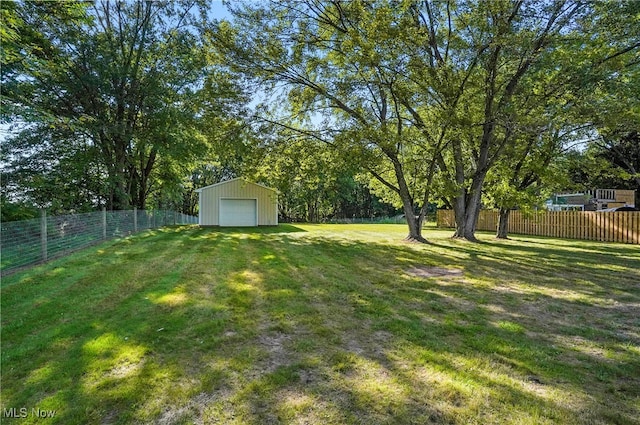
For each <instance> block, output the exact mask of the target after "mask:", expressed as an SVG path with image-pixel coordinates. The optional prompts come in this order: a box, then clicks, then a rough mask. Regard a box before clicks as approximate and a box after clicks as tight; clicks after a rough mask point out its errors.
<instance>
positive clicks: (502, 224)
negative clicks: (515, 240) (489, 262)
mask: <svg viewBox="0 0 640 425" xmlns="http://www.w3.org/2000/svg"><path fill="white" fill-rule="evenodd" d="M510 215H511V210H510V209H508V208H500V215H499V216H498V231H497V233H496V238H498V239H509V238H508V237H507V229H508V228H509V216H510Z"/></svg>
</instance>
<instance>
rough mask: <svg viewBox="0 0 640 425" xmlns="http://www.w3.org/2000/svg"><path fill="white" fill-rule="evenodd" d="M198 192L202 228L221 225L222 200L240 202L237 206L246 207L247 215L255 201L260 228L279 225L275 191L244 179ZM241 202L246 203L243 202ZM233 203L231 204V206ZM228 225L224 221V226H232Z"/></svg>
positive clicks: (223, 183)
mask: <svg viewBox="0 0 640 425" xmlns="http://www.w3.org/2000/svg"><path fill="white" fill-rule="evenodd" d="M198 192H199V193H200V199H199V206H200V212H199V214H198V216H199V221H198V222H199V224H200V225H201V226H219V225H221V223H220V200H221V199H224V200H233V199H235V200H239V201H238V203H237V205H238V206H242V205H244V208H242V207H241V210H245V213H246V208H247V207H248V205H249V202H250V200H253V201H254V202H255V208H256V215H257V217H256V221H257V225H258V226H275V225H277V224H278V195H277V193H276V191H275V190H274V189H270V188H268V187H265V186H261V185H259V184H255V183H251V182H248V181H246V180H243V179H234V180H229V181H226V182H222V183H218V184H214V185H211V186H207V187H203V188H201V189H198ZM240 200H246V201H244V202H243V201H240ZM232 203H233V202H231V204H232ZM228 204H229V203H228ZM227 206H228V205H227ZM223 207H224V206H223ZM225 211H227V210H225ZM240 213H242V211H240ZM245 213H242V214H245ZM227 223H228V222H227ZM227 223H224V220H223V223H222V225H230V224H227Z"/></svg>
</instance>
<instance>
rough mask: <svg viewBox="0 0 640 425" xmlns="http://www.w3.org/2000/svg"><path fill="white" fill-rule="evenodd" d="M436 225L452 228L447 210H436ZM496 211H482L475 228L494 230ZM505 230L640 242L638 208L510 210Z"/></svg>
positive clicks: (542, 234) (526, 233)
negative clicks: (613, 210)
mask: <svg viewBox="0 0 640 425" xmlns="http://www.w3.org/2000/svg"><path fill="white" fill-rule="evenodd" d="M437 223H438V227H450V228H453V227H455V216H454V214H453V211H451V210H438V214H437ZM497 228H498V211H491V210H482V211H480V216H479V217H478V226H477V227H476V229H477V230H488V231H493V232H495V231H496V230H497ZM508 232H509V233H513V234H522V235H535V236H551V237H554V238H567V239H583V240H592V241H602V242H622V243H631V244H640V211H617V212H602V211H539V212H536V213H533V214H528V215H525V214H523V213H522V212H521V211H511V213H510V217H509V226H508Z"/></svg>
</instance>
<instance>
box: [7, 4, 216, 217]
mask: <svg viewBox="0 0 640 425" xmlns="http://www.w3.org/2000/svg"><path fill="white" fill-rule="evenodd" d="M5 3H8V2H3V8H4V7H5V6H4V5H5ZM85 6H86V10H85V11H83V12H78V11H77V10H75V9H72V11H74V12H76V13H77V14H79V15H81V16H80V17H79V18H77V19H61V18H59V17H58V15H59V14H58V15H57V14H55V13H51V11H52V10H56V9H57V8H60V9H62V10H65V8H69V4H68V2H23V3H17V4H14V5H12V6H11V7H10V8H8V9H7V14H8V15H10V16H12V17H13V18H14V19H13V21H12V22H14V23H13V24H12V27H11V31H12V32H10V34H9V35H10V36H11V37H12V46H14V47H15V48H14V49H13V50H12V51H11V54H10V55H5V56H3V61H6V63H3V69H2V86H3V90H2V102H3V119H4V120H5V121H11V122H13V123H21V124H22V126H23V131H21V132H19V133H18V134H17V135H16V136H15V137H13V138H12V140H10V141H9V142H8V143H6V145H5V149H4V154H5V157H4V160H5V166H4V167H3V168H4V170H3V171H4V174H5V175H6V176H7V179H8V183H9V184H10V185H11V184H12V183H13V184H14V185H16V186H17V187H21V188H23V189H25V188H26V189H29V190H31V191H35V192H38V193H39V197H40V199H45V198H46V196H48V194H49V192H51V191H52V190H54V189H55V188H58V190H64V187H65V185H64V180H63V182H62V183H63V184H62V186H57V184H56V185H52V184H49V182H54V181H55V180H56V179H55V178H54V177H55V175H62V176H64V175H67V176H68V177H69V178H68V182H69V183H70V184H73V185H75V184H78V183H79V182H80V181H84V182H86V184H87V185H89V186H91V187H88V188H87V191H88V192H89V193H85V194H80V193H78V194H77V198H79V199H84V201H85V202H88V203H93V204H94V205H95V204H103V205H105V204H106V205H107V206H108V207H109V208H112V209H124V208H129V207H131V206H137V207H139V208H144V207H145V206H146V203H147V199H148V198H149V196H150V194H151V192H152V191H154V190H155V189H157V186H158V185H159V184H160V183H161V182H162V181H170V180H172V179H174V180H175V178H176V175H180V174H182V175H184V174H186V171H187V170H186V168H187V167H186V166H191V165H192V164H193V162H194V161H195V160H196V159H197V158H198V157H199V156H203V155H204V154H205V153H206V151H207V148H208V142H207V139H206V138H205V137H203V136H202V134H201V132H200V131H199V130H198V126H197V122H196V121H197V118H198V117H199V115H201V112H200V107H201V106H202V104H201V103H200V104H198V103H197V102H196V100H197V99H198V97H197V96H196V93H198V92H199V91H201V90H202V89H203V87H204V86H203V84H204V83H203V82H204V79H205V75H206V72H207V70H208V67H207V65H206V60H205V53H204V50H203V49H202V47H201V43H200V37H199V34H198V33H197V30H196V23H197V22H196V20H197V19H198V18H199V17H200V15H199V13H198V12H199V11H201V10H204V9H202V8H203V7H204V3H203V2H198V1H195V0H194V1H181V2H164V1H138V2H120V1H107V0H105V1H98V2H95V3H90V4H88V5H85ZM3 14H5V11H4V10H3ZM67 15H68V14H67ZM67 15H63V17H65V18H66V16H67ZM209 101H210V102H211V99H209ZM34 179H40V180H42V181H44V182H47V183H45V184H44V186H43V187H44V189H43V187H40V186H38V185H33V184H32V183H33V180H34ZM26 189H25V190H26ZM41 189H42V190H41Z"/></svg>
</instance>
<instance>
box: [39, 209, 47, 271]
mask: <svg viewBox="0 0 640 425" xmlns="http://www.w3.org/2000/svg"><path fill="white" fill-rule="evenodd" d="M40 250H41V253H42V261H47V210H45V209H44V208H42V209H41V210H40Z"/></svg>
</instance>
